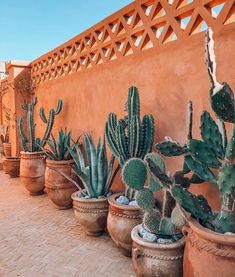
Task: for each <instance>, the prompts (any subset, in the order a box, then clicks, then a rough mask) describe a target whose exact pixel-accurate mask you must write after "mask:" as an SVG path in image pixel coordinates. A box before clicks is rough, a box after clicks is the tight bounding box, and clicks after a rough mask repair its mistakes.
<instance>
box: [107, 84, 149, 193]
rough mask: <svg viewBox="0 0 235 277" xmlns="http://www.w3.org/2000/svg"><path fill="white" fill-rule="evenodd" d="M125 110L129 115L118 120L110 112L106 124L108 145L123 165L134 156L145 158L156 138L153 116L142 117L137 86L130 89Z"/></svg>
mask: <svg viewBox="0 0 235 277" xmlns="http://www.w3.org/2000/svg"><path fill="white" fill-rule="evenodd" d="M125 110H126V112H127V116H126V117H125V118H124V119H119V120H117V115H116V114H114V113H110V114H109V117H108V120H107V122H106V125H105V135H106V138H107V143H108V146H109V148H110V150H111V151H112V153H113V154H114V155H115V156H116V157H117V158H118V159H119V162H120V165H121V167H122V166H123V165H124V163H125V162H126V161H127V160H128V159H130V158H132V157H135V158H140V159H143V158H144V157H145V155H146V154H147V153H149V152H150V151H151V149H152V145H153V139H154V119H153V116H152V115H144V117H143V119H142V121H141V119H140V100H139V92H138V89H137V88H136V87H131V88H130V89H129V92H128V99H127V103H126V109H125ZM129 198H131V196H129Z"/></svg>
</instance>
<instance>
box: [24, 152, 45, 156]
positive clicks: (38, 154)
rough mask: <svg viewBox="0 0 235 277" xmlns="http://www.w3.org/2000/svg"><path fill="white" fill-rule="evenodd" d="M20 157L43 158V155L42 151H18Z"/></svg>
mask: <svg viewBox="0 0 235 277" xmlns="http://www.w3.org/2000/svg"><path fill="white" fill-rule="evenodd" d="M20 154H21V155H28V156H40V155H41V156H44V157H45V153H44V152H43V151H38V152H25V151H20Z"/></svg>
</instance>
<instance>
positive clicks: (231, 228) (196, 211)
mask: <svg viewBox="0 0 235 277" xmlns="http://www.w3.org/2000/svg"><path fill="white" fill-rule="evenodd" d="M206 53H207V65H208V73H209V77H210V80H211V83H212V87H211V89H210V103H211V106H212V109H213V111H214V112H215V115H216V116H217V118H218V122H217V123H216V122H215V120H214V119H213V118H212V116H211V115H210V113H208V112H207V111H204V112H203V113H202V116H201V126H200V129H201V137H202V139H201V140H196V139H193V138H192V132H190V136H189V141H188V143H187V145H184V146H181V145H180V144H178V143H177V142H174V141H173V140H172V141H171V143H169V141H163V142H161V143H159V144H158V145H157V149H158V150H159V151H160V152H161V153H162V154H163V155H165V156H177V155H184V161H185V166H184V170H185V173H188V172H190V171H191V172H192V173H193V176H194V179H195V180H199V181H200V180H206V181H209V182H211V183H213V184H214V185H216V186H218V188H219V191H220V195H221V202H222V206H221V209H220V210H219V211H212V209H211V208H210V206H209V205H208V203H207V200H206V199H205V198H204V197H203V196H201V195H199V196H195V195H193V194H192V193H190V192H189V191H188V190H187V189H182V187H180V186H178V185H172V184H171V188H170V191H171V194H172V195H173V197H174V198H175V199H176V201H177V202H178V203H179V204H180V205H181V206H182V207H183V209H185V210H186V211H187V212H189V213H191V216H192V217H191V219H190V220H189V222H188V226H187V227H185V231H184V232H185V234H186V236H187V240H186V249H185V257H184V274H185V276H196V275H194V274H195V272H197V276H208V277H212V276H218V277H219V276H233V275H234V268H235V267H234V266H235V100H234V94H233V92H232V89H231V88H230V87H229V85H228V84H227V83H222V84H220V83H219V82H218V81H217V80H216V63H215V54H214V41H213V37H212V31H211V30H210V29H209V30H208V32H207V39H206ZM190 106H191V104H190ZM225 123H232V127H231V136H230V138H229V139H227V135H226V128H225ZM152 166H153V167H155V173H156V174H155V175H158V174H159V168H157V167H156V165H152ZM210 264H212V265H213V267H208V265H210Z"/></svg>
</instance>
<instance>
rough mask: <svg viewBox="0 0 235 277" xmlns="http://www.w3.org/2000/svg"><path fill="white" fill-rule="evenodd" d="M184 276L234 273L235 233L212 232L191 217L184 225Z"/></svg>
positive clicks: (214, 276) (201, 276) (211, 276)
mask: <svg viewBox="0 0 235 277" xmlns="http://www.w3.org/2000/svg"><path fill="white" fill-rule="evenodd" d="M184 233H185V235H186V246H185V252H184V276H185V277H197V276H199V277H204V276H206V277H222V276H224V277H230V276H234V274H235V234H231V233H230V234H220V233H216V232H213V231H211V230H209V229H207V228H205V227H203V226H202V225H200V224H199V223H198V222H197V221H196V220H194V219H191V220H190V221H189V226H186V227H184Z"/></svg>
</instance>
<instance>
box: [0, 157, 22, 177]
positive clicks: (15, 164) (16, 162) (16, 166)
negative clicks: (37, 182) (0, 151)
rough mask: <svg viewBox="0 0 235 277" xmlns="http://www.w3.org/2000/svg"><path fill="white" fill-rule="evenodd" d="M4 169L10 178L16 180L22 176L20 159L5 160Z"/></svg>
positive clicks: (9, 158) (10, 158)
mask: <svg viewBox="0 0 235 277" xmlns="http://www.w3.org/2000/svg"><path fill="white" fill-rule="evenodd" d="M3 169H4V172H5V173H6V174H8V175H10V177H12V178H15V177H19V175H20V158H18V157H7V158H3Z"/></svg>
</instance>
